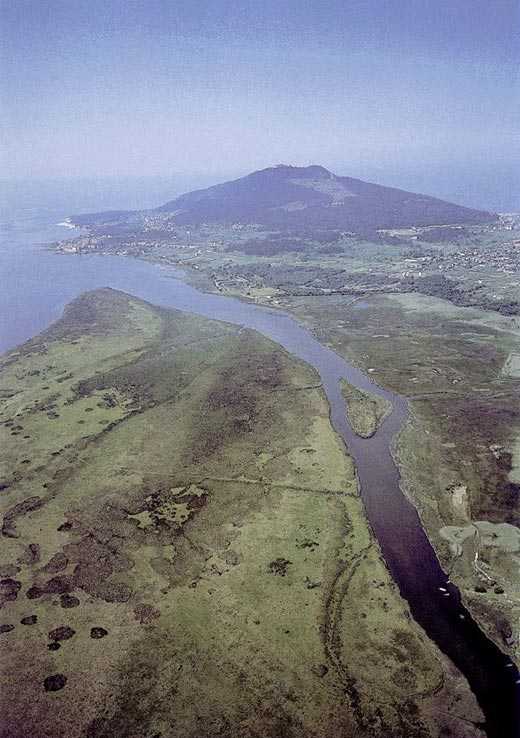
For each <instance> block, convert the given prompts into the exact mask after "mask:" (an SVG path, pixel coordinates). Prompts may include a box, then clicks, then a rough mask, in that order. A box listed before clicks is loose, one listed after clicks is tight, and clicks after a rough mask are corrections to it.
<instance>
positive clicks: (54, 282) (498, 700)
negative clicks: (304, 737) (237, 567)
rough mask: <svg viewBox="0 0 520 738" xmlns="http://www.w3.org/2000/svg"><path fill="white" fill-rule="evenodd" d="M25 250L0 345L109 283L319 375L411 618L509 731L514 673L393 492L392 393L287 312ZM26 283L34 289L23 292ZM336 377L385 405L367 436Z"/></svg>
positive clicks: (497, 730)
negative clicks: (255, 340) (249, 334)
mask: <svg viewBox="0 0 520 738" xmlns="http://www.w3.org/2000/svg"><path fill="white" fill-rule="evenodd" d="M28 255H29V259H30V261H29V262H27V261H25V262H24V263H23V264H22V263H21V262H19V261H16V264H15V267H16V268H17V269H19V272H18V273H16V280H17V281H16V282H15V285H14V288H13V289H14V290H15V291H16V295H17V297H16V306H17V309H16V310H14V311H13V312H12V313H11V316H12V318H16V320H15V323H14V324H13V321H12V319H11V320H9V316H7V319H5V323H4V325H5V329H6V330H5V332H4V334H3V342H2V344H3V345H2V349H3V350H5V349H7V348H10V347H12V346H14V345H16V344H18V343H21V342H22V341H23V340H25V339H27V338H29V336H30V335H33V334H34V333H36V332H38V331H40V330H42V329H43V328H44V327H46V326H47V325H48V324H49V323H50V322H51V321H52V320H54V319H55V318H56V317H57V316H58V314H59V313H60V311H61V309H62V308H63V306H64V305H65V304H66V303H67V302H69V301H70V300H71V299H73V298H74V297H75V296H77V295H78V294H80V293H81V292H83V291H85V290H88V289H94V288H97V287H102V286H103V287H104V286H109V287H113V288H115V289H121V290H124V291H126V292H128V293H130V294H133V295H136V296H137V297H140V298H143V299H145V300H148V301H150V302H152V303H154V304H158V305H163V306H165V307H171V308H176V309H179V310H184V311H190V312H192V313H196V314H197V315H201V316H205V317H208V318H213V319H217V320H223V321H228V322H230V323H233V324H236V325H240V326H244V327H247V328H252V329H254V330H257V331H259V332H260V333H262V334H263V335H264V336H266V337H268V338H270V339H272V340H273V341H276V342H277V343H279V344H280V345H281V346H283V347H284V348H285V349H286V350H287V351H289V352H290V353H291V354H293V355H294V356H296V357H298V358H300V359H302V360H304V361H306V362H307V363H309V364H310V365H312V366H313V367H314V368H315V369H316V370H317V371H318V373H319V375H320V377H321V381H322V383H323V387H324V390H325V392H326V395H327V398H328V401H329V404H330V408H331V420H332V423H333V425H334V427H335V429H336V431H337V432H338V433H339V434H340V435H341V436H342V438H343V440H344V442H345V444H346V447H347V449H348V452H349V453H350V454H351V455H352V456H353V458H354V461H355V464H356V467H357V471H358V476H359V480H360V484H361V493H362V496H363V500H364V503H365V507H366V510H367V514H368V518H369V520H370V524H371V526H372V529H373V530H374V533H375V535H376V536H377V539H378V541H379V545H380V547H381V550H382V552H383V556H384V558H385V560H386V563H387V565H388V568H389V570H390V572H391V574H392V576H393V578H394V580H395V581H396V583H397V584H398V586H399V589H400V591H401V594H402V595H403V597H404V598H405V599H406V600H407V601H408V603H409V605H410V608H411V611H412V613H413V616H414V618H415V619H416V621H417V622H418V623H420V625H421V626H422V627H423V628H424V630H425V631H426V632H427V634H428V636H429V637H430V638H431V639H432V640H433V641H434V642H435V643H436V644H437V645H438V646H439V648H440V649H441V650H442V651H443V652H444V653H445V654H446V655H447V656H448V657H449V658H450V659H451V660H452V661H453V662H454V663H455V664H456V665H457V667H458V668H459V669H460V671H461V672H462V673H463V674H464V675H465V676H466V678H467V680H468V682H469V684H470V686H471V688H472V690H473V692H474V693H475V695H476V697H477V699H478V701H479V703H480V705H481V707H482V709H483V711H484V713H485V715H486V720H487V732H488V735H489V736H490V738H519V736H520V684H517V683H516V682H517V680H519V679H520V676H519V673H518V670H517V668H516V667H515V666H514V665H512V664H510V662H509V659H508V658H507V657H506V656H505V655H504V654H503V653H501V651H500V650H499V649H498V648H497V646H495V645H494V644H493V643H492V642H491V641H490V640H489V639H488V638H486V637H485V635H484V634H483V632H482V631H481V630H480V629H479V628H478V626H477V625H476V623H475V622H474V620H473V619H472V618H471V616H470V615H469V613H468V612H467V611H466V610H465V608H464V607H463V606H462V605H461V602H460V597H459V594H458V592H457V590H456V588H455V587H454V586H453V584H451V583H449V582H448V580H447V577H446V575H445V573H444V572H443V571H442V569H441V567H440V565H439V562H438V560H437V557H436V555H435V552H434V550H433V549H432V547H431V545H430V543H429V541H428V538H427V537H426V535H425V533H424V530H423V528H422V526H421V523H420V521H419V518H418V515H417V512H416V510H415V508H414V507H413V505H412V504H411V503H410V502H409V501H408V499H407V498H406V497H405V496H404V494H403V493H402V491H401V488H400V484H399V473H398V470H397V468H396V466H395V463H394V461H393V458H392V454H391V448H392V443H393V442H394V441H395V438H396V434H397V433H399V431H400V430H401V428H402V427H403V424H404V423H405V421H406V418H407V405H406V401H405V400H404V399H403V398H402V397H399V396H397V395H394V394H392V393H390V392H387V391H385V390H383V389H381V388H379V387H376V386H375V385H374V384H373V383H372V382H371V381H370V379H369V378H368V377H367V376H366V375H364V374H363V373H362V372H361V371H359V370H358V369H356V368H355V367H353V366H351V365H350V364H349V363H348V362H347V361H345V360H344V359H343V358H341V357H340V356H339V355H338V354H336V353H335V352H334V351H332V350H331V349H329V348H327V347H326V346H323V345H322V344H320V343H319V342H318V341H317V340H316V339H315V338H314V336H313V335H312V334H311V333H310V332H309V331H308V330H306V329H305V328H303V327H302V326H301V325H299V324H298V323H297V322H296V320H294V319H293V318H291V317H290V316H289V315H286V314H284V313H282V312H280V311H275V310H271V309H268V308H263V307H259V306H256V305H252V304H247V303H244V302H241V301H239V300H236V299H232V298H228V297H223V296H219V295H212V294H206V293H203V292H200V291H198V290H196V289H195V288H193V287H192V286H190V285H188V284H187V283H186V282H184V281H183V279H182V273H180V272H178V271H175V270H168V272H166V271H164V270H162V269H160V268H158V267H157V266H154V265H152V264H149V263H146V262H143V261H137V260H134V259H128V258H119V257H109V256H94V255H93V256H81V257H77V256H59V255H57V254H54V253H51V252H49V251H45V250H43V249H41V248H40V249H38V248H34V249H31V250H30V254H28V252H27V251H25V253H24V259H27V257H28ZM13 264H14V262H13ZM15 271H16V269H15ZM31 287H32V288H33V290H34V292H35V294H31ZM10 288H11V287H10V286H8V290H9V289H10ZM13 294H14V293H13ZM13 299H14V298H13ZM11 309H12V308H11ZM20 311H21V312H20ZM342 378H344V379H346V380H347V381H348V382H350V383H351V384H353V385H355V386H356V387H358V388H359V389H363V390H370V391H371V392H374V393H376V394H378V395H381V396H383V397H385V398H386V399H388V400H390V402H391V403H392V405H393V412H392V413H391V414H390V415H389V416H388V418H387V419H386V420H385V421H384V423H383V424H382V426H381V428H380V429H379V430H378V432H377V433H376V434H375V435H374V436H373V437H372V438H370V439H361V438H359V437H358V436H356V435H355V434H354V433H353V432H352V430H351V428H350V426H349V425H348V422H347V420H346V415H345V403H344V401H343V398H342V395H341V388H340V379H342ZM440 587H443V588H445V589H446V590H447V593H446V594H445V593H444V592H443V591H442V590H441V589H440ZM448 593H449V594H448Z"/></svg>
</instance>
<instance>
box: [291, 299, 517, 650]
mask: <svg viewBox="0 0 520 738" xmlns="http://www.w3.org/2000/svg"><path fill="white" fill-rule="evenodd" d="M288 304H289V305H290V308H291V309H292V310H293V311H294V312H295V313H296V315H297V316H299V317H300V318H301V319H302V320H304V321H305V323H306V324H307V326H309V327H311V328H312V329H313V330H314V331H315V333H316V334H317V335H318V337H319V338H320V340H321V341H322V342H324V343H327V344H329V345H331V346H332V347H333V348H334V349H335V350H336V351H338V352H339V353H340V354H343V355H344V356H346V357H347V358H348V359H349V360H351V361H353V362H354V363H356V364H358V365H359V366H361V367H362V368H364V369H365V370H366V371H368V370H370V372H371V376H373V377H374V379H375V380H376V381H377V382H378V384H380V385H381V386H384V387H388V388H389V389H391V390H393V391H395V392H397V393H399V394H401V395H405V396H406V397H408V398H409V401H410V402H409V405H410V411H411V415H410V420H409V422H408V424H407V426H406V428H405V430H404V431H403V432H402V433H401V436H400V438H399V442H398V446H397V448H396V449H395V454H396V457H397V459H398V461H399V464H400V468H401V474H402V478H403V486H404V490H405V492H406V494H407V495H409V496H410V497H411V498H412V499H413V501H414V504H415V505H416V507H417V508H418V510H419V513H420V515H421V519H422V522H423V524H424V526H425V528H426V531H427V533H428V535H429V537H430V539H431V541H432V543H433V544H434V546H435V548H436V550H437V553H438V555H439V557H440V559H441V562H442V564H443V566H444V567H445V569H446V570H447V571H448V572H449V573H450V575H451V577H452V579H453V580H454V582H455V583H456V584H457V586H458V587H459V589H460V590H461V592H462V593H463V596H464V599H465V601H466V604H467V605H468V606H469V608H470V609H471V610H472V612H473V614H474V615H475V617H476V618H477V620H479V622H481V623H482V624H483V625H484V627H485V628H486V630H487V632H488V633H489V635H490V636H491V637H492V638H494V639H495V641H496V642H497V643H498V644H499V646H500V648H502V649H503V650H508V651H509V652H510V653H511V655H512V656H514V657H515V658H516V659H518V657H519V656H520V633H519V631H518V617H519V615H520V587H519V579H518V554H519V552H520V538H519V535H518V531H519V528H520V484H519V482H520V475H519V472H518V469H519V467H520V451H519V450H520V412H519V408H518V391H519V388H520V384H519V377H518V373H517V372H516V363H515V362H516V359H515V357H516V356H517V355H518V354H519V353H520V322H519V321H518V319H511V318H508V317H505V316H501V315H499V314H497V313H496V312H486V311H484V310H478V309H474V308H462V307H456V306H454V305H452V304H451V303H449V302H447V301H445V300H440V299H437V298H432V297H425V296H422V295H418V294H408V295H393V296H387V297H383V296H374V297H370V298H369V297H366V298H365V299H364V300H363V304H361V305H360V303H359V302H354V303H352V301H350V300H349V299H348V298H346V297H340V296H334V297H329V298H325V297H322V298H312V299H310V298H293V299H292V300H291V301H288Z"/></svg>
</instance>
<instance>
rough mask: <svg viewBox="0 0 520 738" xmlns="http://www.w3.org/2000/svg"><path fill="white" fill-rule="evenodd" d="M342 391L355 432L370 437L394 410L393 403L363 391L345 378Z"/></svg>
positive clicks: (362, 436) (342, 382)
mask: <svg viewBox="0 0 520 738" xmlns="http://www.w3.org/2000/svg"><path fill="white" fill-rule="evenodd" d="M341 391H342V394H343V397H344V398H345V402H346V405H347V418H348V421H349V423H350V425H351V427H352V430H353V431H354V433H357V435H358V436H361V438H370V437H371V436H373V435H374V433H375V432H376V431H377V429H378V428H379V426H380V425H381V423H382V422H383V420H384V419H385V418H386V416H387V415H388V414H389V413H390V412H391V410H392V403H391V402H389V401H388V400H385V398H384V397H379V396H378V395H374V394H371V393H368V392H363V391H362V390H359V389H357V387H354V386H352V385H351V384H349V383H348V382H346V381H345V380H344V379H343V380H341Z"/></svg>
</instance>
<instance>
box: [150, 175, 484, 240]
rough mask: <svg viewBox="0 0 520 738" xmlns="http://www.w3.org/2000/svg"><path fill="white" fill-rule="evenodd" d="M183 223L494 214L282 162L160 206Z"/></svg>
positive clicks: (445, 218) (470, 219) (447, 218)
mask: <svg viewBox="0 0 520 738" xmlns="http://www.w3.org/2000/svg"><path fill="white" fill-rule="evenodd" d="M157 210H158V211H159V212H163V213H171V214H172V215H174V216H175V222H177V223H178V224H179V225H198V224H201V223H258V224H261V225H265V226H272V227H273V228H286V227H289V228H290V227H301V226H312V227H314V226H320V227H324V228H339V229H342V230H349V231H354V232H363V231H368V230H374V229H378V228H398V227H407V226H412V225H416V226H425V225H438V224H447V223H450V224H455V223H457V224H462V223H468V224H469V223H484V222H488V221H492V220H495V218H496V216H495V215H494V214H493V213H490V212H486V211H483V210H474V209H471V208H467V207H463V206H461V205H455V204H453V203H450V202H445V201H444V200H439V199H437V198H435V197H429V196H427V195H418V194H414V193H411V192H406V191H404V190H399V189H395V188H393V187H383V186H381V185H377V184H371V183H369V182H363V181H361V180H359V179H352V178H351V177H340V176H338V175H336V174H333V173H332V172H330V171H328V170H327V169H325V168H324V167H321V166H316V165H313V166H308V167H294V166H288V165H284V164H280V165H279V166H276V167H269V168H268V169H262V170H260V171H258V172H253V173H252V174H249V175H247V176H245V177H241V178H240V179H236V180H233V181H231V182H224V183H223V184H218V185H214V186H213V187H208V188H207V189H203V190H195V191H194V192H188V193H187V194H185V195H181V196H180V197H177V198H176V199H175V200H171V201H170V202H167V203H166V204H165V205H162V206H161V207H159V208H157Z"/></svg>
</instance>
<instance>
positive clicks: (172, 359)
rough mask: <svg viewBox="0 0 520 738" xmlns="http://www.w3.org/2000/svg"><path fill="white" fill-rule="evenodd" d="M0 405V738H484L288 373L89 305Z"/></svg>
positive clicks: (117, 299) (194, 327)
mask: <svg viewBox="0 0 520 738" xmlns="http://www.w3.org/2000/svg"><path fill="white" fill-rule="evenodd" d="M0 388H1V389H0V391H1V397H2V400H1V405H0V408H1V417H0V420H1V423H2V424H1V426H0V431H1V435H2V443H1V445H0V448H1V451H0V454H1V456H0V463H1V465H2V467H1V468H2V474H1V479H0V484H1V493H0V494H1V497H0V500H1V507H2V514H3V519H2V524H3V528H2V535H1V536H0V577H1V581H0V587H1V589H0V595H1V599H0V625H1V628H0V651H1V653H0V664H1V666H0V714H1V718H0V734H1V735H2V737H3V738H8V737H9V738H43V737H44V736H48V737H52V738H80V737H85V738H108V737H109V736H110V737H111V738H112V737H114V736H118V738H119V737H123V736H125V737H126V738H173V737H174V736H175V738H204V737H207V738H210V737H211V738H216V736H226V737H229V738H231V737H233V738H236V737H240V736H243V737H244V738H253V737H255V738H260V736H262V738H264V737H265V738H269V737H271V736H272V737H273V738H274V736H284V737H287V738H305V737H306V736H308V737H309V738H310V737H311V736H312V738H321V737H323V738H324V737H325V736H334V735H342V736H345V737H346V738H348V737H349V736H352V737H354V736H356V737H361V738H364V737H366V738H368V737H369V736H381V737H382V736H384V738H404V737H410V738H427V737H429V736H439V737H440V736H450V735H451V736H466V737H468V736H476V735H481V732H480V730H479V729H478V728H477V727H475V724H476V723H478V721H479V720H480V719H481V716H480V713H479V710H478V708H477V707H476V705H475V702H474V700H473V698H472V696H471V694H470V693H469V690H468V688H467V685H466V683H465V682H464V680H463V679H462V678H461V677H460V675H458V674H457V673H456V672H455V671H454V670H453V668H452V667H451V666H449V665H448V664H447V663H446V662H445V661H444V660H443V659H442V657H441V656H440V654H439V653H438V651H437V650H436V648H435V647H434V646H433V644H432V643H431V642H429V641H428V639H427V638H426V637H425V636H424V634H423V633H422V631H421V630H420V629H419V628H418V627H417V626H416V625H415V624H414V623H413V621H412V620H411V618H410V615H409V613H408V609H407V607H406V604H405V603H404V602H403V601H402V600H401V598H400V597H399V594H398V592H397V591H396V588H395V586H394V585H393V583H392V581H391V579H390V577H389V575H388V572H387V570H386V568H385V566H384V563H383V561H382V559H381V556H380V552H379V549H378V546H377V543H376V542H375V540H374V538H373V536H372V534H371V532H370V529H369V527H368V525H367V521H366V518H365V515H364V510H363V506H362V504H361V501H360V499H359V496H358V490H357V486H356V481H355V472H354V468H353V465H352V462H351V460H350V459H349V457H348V456H347V455H346V453H345V450H344V448H343V446H342V444H341V442H340V440H339V439H338V437H337V436H336V435H335V433H334V432H333V430H332V428H331V426H330V423H329V417H328V406H327V403H326V400H325V397H324V395H323V392H322V390H321V388H320V386H319V383H318V380H317V377H316V375H315V374H314V373H313V371H312V370H311V369H310V368H309V367H308V366H306V365H304V364H302V363H300V362H298V361H296V360H294V359H293V358H291V357H290V356H289V355H288V354H286V353H285V352H284V351H282V350H281V349H280V348H279V347H278V346H276V345H275V344H273V343H271V342H269V341H267V340H266V339H263V338H261V337H260V336H258V335H257V334H255V333H252V332H250V331H245V330H242V329H239V328H236V327H232V326H229V325H227V324H222V323H217V322H214V321H209V320H205V319H199V318H196V317H194V316H191V315H188V314H184V313H179V312H176V311H171V312H168V311H165V310H160V309H157V308H153V307H151V306H150V305H147V304H145V303H142V302H140V301H138V300H135V299H133V298H129V297H128V296H126V295H123V294H122V293H118V292H114V291H112V290H101V291H97V292H95V293H89V294H87V295H84V296H82V297H81V298H79V299H78V300H76V301H75V302H74V303H72V304H71V305H70V306H69V307H68V308H67V310H66V312H65V315H64V317H63V319H62V320H60V321H58V323H56V324H55V325H54V326H53V327H51V328H50V329H49V330H48V331H46V332H45V333H43V334H41V335H40V336H38V337H36V338H35V339H33V340H32V341H29V342H28V343H27V344H25V345H24V346H22V347H20V348H19V349H18V350H17V351H14V352H11V353H10V354H8V355H6V356H5V357H4V358H3V359H2V362H1V367H0Z"/></svg>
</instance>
